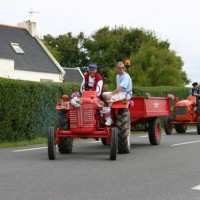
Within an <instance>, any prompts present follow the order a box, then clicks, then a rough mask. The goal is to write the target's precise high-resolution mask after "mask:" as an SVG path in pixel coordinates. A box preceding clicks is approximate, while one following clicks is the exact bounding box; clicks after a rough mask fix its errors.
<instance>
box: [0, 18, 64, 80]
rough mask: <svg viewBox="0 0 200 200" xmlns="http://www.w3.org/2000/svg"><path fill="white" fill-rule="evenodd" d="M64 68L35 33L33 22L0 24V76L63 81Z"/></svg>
mask: <svg viewBox="0 0 200 200" xmlns="http://www.w3.org/2000/svg"><path fill="white" fill-rule="evenodd" d="M64 76H65V70H64V69H63V68H62V67H61V66H60V65H59V63H58V62H57V61H56V60H55V58H54V57H53V56H52V54H51V53H50V52H49V51H48V50H47V48H46V47H45V46H44V44H43V43H42V42H41V40H40V39H39V38H38V37H37V36H36V24H35V22H30V21H27V22H24V23H21V24H19V26H18V27H13V26H8V25H2V24H0V77H4V78H11V79H21V80H30V81H40V82H41V81H53V82H63V80H64Z"/></svg>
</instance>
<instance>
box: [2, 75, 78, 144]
mask: <svg viewBox="0 0 200 200" xmlns="http://www.w3.org/2000/svg"><path fill="white" fill-rule="evenodd" d="M74 85H75V84H73V83H39V82H31V81H19V80H11V79H3V78H0V122H1V129H0V142H2V141H19V140H26V139H28V140H30V139H34V138H36V137H39V136H44V135H46V134H47V130H48V127H49V126H55V125H56V119H57V111H56V109H55V106H56V103H57V102H56V101H57V99H58V98H61V96H62V95H63V94H71V93H72V92H71V91H72V87H73V86H74Z"/></svg>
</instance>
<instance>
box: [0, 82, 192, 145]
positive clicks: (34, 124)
mask: <svg viewBox="0 0 200 200" xmlns="http://www.w3.org/2000/svg"><path fill="white" fill-rule="evenodd" d="M75 85H76V86H77V87H80V84H75V83H39V82H31V81H21V80H12V79H4V78H0V127H1V128H0V142H3V141H20V140H27V139H28V140H30V139H34V138H37V137H39V136H44V135H46V134H47V130H48V127H49V126H56V120H57V111H56V109H55V106H56V102H57V99H58V98H61V96H62V95H63V94H68V95H69V96H70V95H71V93H72V88H73V87H74V86H75ZM188 91H189V88H174V87H153V88H139V87H135V88H134V95H135V96H136V95H144V94H145V93H147V92H148V93H150V94H151V96H161V97H165V96H167V94H168V93H170V92H171V93H173V94H174V95H175V96H178V97H180V98H181V99H184V98H186V97H187V95H188Z"/></svg>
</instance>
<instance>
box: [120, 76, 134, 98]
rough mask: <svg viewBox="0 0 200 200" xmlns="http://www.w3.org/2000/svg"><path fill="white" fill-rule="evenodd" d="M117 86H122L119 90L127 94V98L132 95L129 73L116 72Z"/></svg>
mask: <svg viewBox="0 0 200 200" xmlns="http://www.w3.org/2000/svg"><path fill="white" fill-rule="evenodd" d="M116 82H117V87H119V86H122V87H123V89H122V90H121V91H120V92H122V93H124V94H125V95H126V94H127V93H128V94H127V95H128V99H130V98H131V96H132V87H133V86H132V80H131V77H130V76H129V74H127V73H126V72H123V73H122V74H117V76H116Z"/></svg>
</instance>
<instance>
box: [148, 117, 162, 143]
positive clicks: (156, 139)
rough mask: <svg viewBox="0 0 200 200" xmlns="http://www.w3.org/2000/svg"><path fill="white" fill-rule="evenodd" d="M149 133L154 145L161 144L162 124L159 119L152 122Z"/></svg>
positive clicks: (153, 119)
mask: <svg viewBox="0 0 200 200" xmlns="http://www.w3.org/2000/svg"><path fill="white" fill-rule="evenodd" d="M148 133H149V141H150V143H151V144H152V145H158V144H160V140H161V124H160V119H159V118H157V117H154V118H152V119H151V120H150V122H149V127H148Z"/></svg>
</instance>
